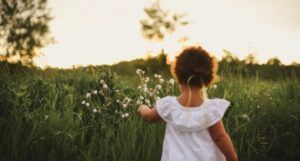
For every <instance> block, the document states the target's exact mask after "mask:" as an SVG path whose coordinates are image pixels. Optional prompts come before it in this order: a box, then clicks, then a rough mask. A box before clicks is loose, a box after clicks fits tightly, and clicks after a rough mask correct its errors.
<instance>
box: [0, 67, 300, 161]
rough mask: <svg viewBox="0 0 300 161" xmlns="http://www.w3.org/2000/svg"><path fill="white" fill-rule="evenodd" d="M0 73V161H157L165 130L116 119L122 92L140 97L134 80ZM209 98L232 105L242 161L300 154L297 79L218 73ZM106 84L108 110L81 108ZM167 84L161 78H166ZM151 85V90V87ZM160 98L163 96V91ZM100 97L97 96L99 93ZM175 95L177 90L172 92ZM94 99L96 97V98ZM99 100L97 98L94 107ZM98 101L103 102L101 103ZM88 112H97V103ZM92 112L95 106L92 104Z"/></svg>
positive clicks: (85, 72) (229, 117) (87, 72)
mask: <svg viewBox="0 0 300 161" xmlns="http://www.w3.org/2000/svg"><path fill="white" fill-rule="evenodd" d="M0 70H1V74H0V130H1V133H0V136H1V137H0V160H3V161H29V160H30V161H41V160H43V161H48V160H49V161H58V160H60V161H61V160H64V161H96V160H97V161H99V160H103V161H106V160H107V161H141V160H143V161H157V160H160V155H161V149H162V142H163V136H164V123H163V122H161V123H158V124H149V123H147V122H145V121H143V120H142V119H141V118H140V117H138V116H137V113H136V110H137V106H138V105H137V104H136V103H132V104H131V105H130V106H129V107H127V108H126V112H128V113H129V117H126V118H122V117H120V115H118V114H116V113H115V110H120V109H122V108H121V107H118V105H117V104H116V102H115V101H114V100H116V99H118V98H119V97H120V96H119V95H117V93H116V92H115V91H116V90H120V92H121V93H122V94H123V95H124V96H127V97H129V98H131V99H133V100H136V98H137V97H139V96H140V95H142V93H141V92H140V91H139V90H138V89H137V87H138V85H139V83H140V78H139V77H138V76H136V77H132V78H129V79H128V77H127V78H126V80H124V79H123V78H122V77H119V76H118V75H116V74H115V73H113V72H111V71H110V70H109V69H106V68H103V69H101V70H97V71H95V70H93V69H92V68H91V69H90V68H83V69H80V70H53V71H52V70H48V71H44V72H43V71H39V70H35V71H31V70H28V71H27V70H26V71H25V72H22V74H21V73H19V74H14V73H11V72H9V71H8V69H7V68H2V69H0ZM221 75H222V77H221V81H220V82H219V83H218V84H217V87H216V88H209V90H208V94H209V97H211V98H213V97H221V98H226V99H228V100H229V101H231V102H232V105H231V107H230V108H229V110H228V111H227V113H226V115H225V117H224V120H223V121H224V124H225V126H226V129H227V131H228V133H229V134H230V135H231V137H232V139H233V142H234V144H235V147H236V150H237V152H238V155H239V157H240V160H241V161H286V160H289V161H296V160H299V157H300V156H299V155H300V148H299V147H300V140H299V136H300V121H299V119H300V84H299V82H298V80H297V79H286V80H281V81H266V80H260V78H259V77H256V78H245V77H242V76H241V75H237V76H228V75H223V74H221ZM100 80H105V82H106V83H107V84H108V86H109V88H110V93H109V97H110V98H111V100H112V105H110V106H109V107H110V108H115V109H113V110H110V109H107V110H104V109H102V108H104V105H103V104H102V103H103V100H101V98H102V97H100V98H99V100H98V101H99V104H98V105H99V107H98V108H99V109H102V111H101V112H97V113H94V112H91V111H89V110H88V109H87V108H86V107H83V105H82V101H83V100H85V99H86V93H87V92H91V91H92V90H94V89H96V88H98V87H99V82H100ZM165 80H166V79H165ZM154 86H155V82H150V84H149V88H152V87H153V88H154ZM162 88H163V89H162V92H161V93H160V95H166V94H168V93H166V92H163V91H166V88H168V87H166V86H162ZM98 90H99V89H98ZM172 93H173V94H174V95H176V94H178V89H177V88H174V91H172ZM97 99H98V98H97ZM97 99H95V100H96V101H97ZM101 101H102V103H101ZM91 103H94V104H93V105H97V102H91ZM91 106H92V105H91Z"/></svg>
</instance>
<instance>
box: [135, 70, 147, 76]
mask: <svg viewBox="0 0 300 161" xmlns="http://www.w3.org/2000/svg"><path fill="white" fill-rule="evenodd" d="M136 74H138V75H143V74H145V71H144V70H142V69H137V70H136Z"/></svg>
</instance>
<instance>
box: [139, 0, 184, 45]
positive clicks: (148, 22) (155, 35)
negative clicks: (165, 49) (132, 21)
mask: <svg viewBox="0 0 300 161" xmlns="http://www.w3.org/2000/svg"><path fill="white" fill-rule="evenodd" d="M144 11H145V13H146V15H147V18H145V19H142V20H141V21H140V24H141V27H142V35H143V36H144V37H145V38H146V39H149V40H163V39H164V37H165V35H166V34H168V33H173V32H174V31H176V28H177V26H184V25H187V24H189V22H188V21H184V20H183V18H184V17H185V16H186V15H185V14H178V13H170V11H168V10H163V9H162V8H161V7H160V4H159V1H156V2H155V3H153V4H152V5H151V6H149V7H146V8H144Z"/></svg>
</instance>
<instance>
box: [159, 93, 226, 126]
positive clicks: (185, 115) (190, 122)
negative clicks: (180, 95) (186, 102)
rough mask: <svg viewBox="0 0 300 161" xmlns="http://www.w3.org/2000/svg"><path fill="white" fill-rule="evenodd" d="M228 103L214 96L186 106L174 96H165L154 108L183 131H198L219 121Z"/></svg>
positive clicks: (168, 121)
mask: <svg viewBox="0 0 300 161" xmlns="http://www.w3.org/2000/svg"><path fill="white" fill-rule="evenodd" d="M229 105H230V102H228V101H227V100H225V99H220V98H214V99H207V100H205V101H204V102H203V103H202V104H201V105H200V106H199V107H192V108H187V107H183V106H182V105H180V104H179V102H178V101H177V98H176V97H171V96H167V97H164V98H162V99H159V100H158V101H157V102H156V109H157V112H158V114H159V116H160V117H161V118H162V119H163V120H165V121H166V122H167V123H170V124H172V125H173V126H175V127H177V128H179V129H181V130H183V131H198V130H202V129H206V128H208V127H210V126H212V125H214V124H216V123H217V122H218V121H220V120H221V119H222V117H223V116H224V113H225V112H226V110H227V108H228V107H229Z"/></svg>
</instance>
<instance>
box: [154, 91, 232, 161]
mask: <svg viewBox="0 0 300 161" xmlns="http://www.w3.org/2000/svg"><path fill="white" fill-rule="evenodd" d="M229 105H230V102H228V101H227V100H225V99H219V98H215V99H207V100H205V101H204V102H203V103H202V104H201V105H200V106H198V107H192V108H187V107H183V106H182V105H181V104H180V103H179V102H178V101H177V98H176V97H174V96H172V97H171V96H167V97H164V98H162V99H160V100H158V101H157V102H156V109H157V112H158V114H159V116H160V117H161V118H162V119H163V120H164V121H166V123H167V125H166V132H165V138H164V143H163V152H162V157H161V161H225V157H224V155H223V154H222V152H221V151H220V150H219V149H218V147H217V146H216V145H215V143H214V141H213V140H212V138H211V136H210V133H209V130H208V128H209V127H210V126H212V125H214V124H215V123H217V122H218V121H220V120H221V119H222V117H223V115H224V113H225V111H226V109H227V108H228V106H229Z"/></svg>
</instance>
